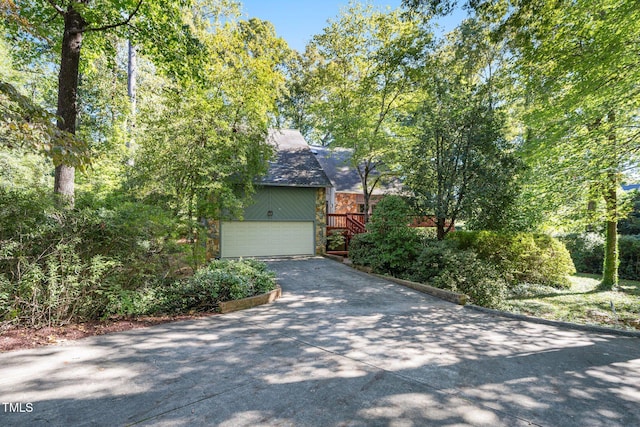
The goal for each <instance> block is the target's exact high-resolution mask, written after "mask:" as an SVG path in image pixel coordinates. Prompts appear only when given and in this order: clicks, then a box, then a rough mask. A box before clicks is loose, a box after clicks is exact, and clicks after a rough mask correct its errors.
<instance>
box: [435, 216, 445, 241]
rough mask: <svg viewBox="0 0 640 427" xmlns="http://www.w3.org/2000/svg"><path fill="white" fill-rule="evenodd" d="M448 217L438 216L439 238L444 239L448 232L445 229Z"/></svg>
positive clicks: (437, 236) (437, 235)
mask: <svg viewBox="0 0 640 427" xmlns="http://www.w3.org/2000/svg"><path fill="white" fill-rule="evenodd" d="M446 221H447V219H446V218H440V217H437V218H436V238H437V239H438V240H444V238H445V236H446V235H447V232H446V231H445V224H446Z"/></svg>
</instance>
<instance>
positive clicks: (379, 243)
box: [349, 196, 421, 275]
mask: <svg viewBox="0 0 640 427" xmlns="http://www.w3.org/2000/svg"><path fill="white" fill-rule="evenodd" d="M409 216H410V208H409V205H407V203H406V202H405V201H404V199H402V198H401V197H399V196H385V197H383V198H382V199H381V200H380V202H378V204H377V205H376V210H375V212H374V213H373V215H372V216H371V219H370V221H369V223H368V224H367V233H366V234H364V235H359V236H356V237H355V238H354V239H353V240H352V241H351V244H350V245H349V257H350V258H351V259H352V261H353V262H354V263H356V264H360V265H367V266H370V267H371V268H372V269H373V270H375V271H377V272H380V273H388V274H393V275H396V274H401V273H402V272H403V271H406V270H407V269H408V268H410V266H411V263H412V262H413V261H414V260H415V258H416V257H417V256H418V254H419V252H420V249H421V239H420V237H419V235H418V233H417V232H416V230H415V229H413V228H411V227H409V225H408V224H409Z"/></svg>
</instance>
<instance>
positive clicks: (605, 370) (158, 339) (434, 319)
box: [0, 258, 640, 426]
mask: <svg viewBox="0 0 640 427" xmlns="http://www.w3.org/2000/svg"><path fill="white" fill-rule="evenodd" d="M269 265H270V267H271V268H272V269H273V270H275V271H276V272H277V274H278V281H279V283H280V284H281V286H282V288H283V293H284V295H283V297H282V298H281V299H280V300H278V301H277V302H275V303H273V304H270V305H266V306H261V307H258V308H254V309H251V310H246V311H242V312H237V313H232V314H228V315H224V316H213V317H210V318H204V319H197V320H191V321H185V322H177V323H172V324H164V325H158V326H154V327H151V328H148V329H138V330H132V331H127V332H124V333H116V334H111V335H105V336H99V337H92V338H88V339H84V340H80V341H77V342H72V343H70V344H68V345H65V346H58V347H45V348H40V349H35V350H24V351H17V352H10V353H5V354H0V366H1V368H0V399H1V400H2V402H3V403H7V402H12V403H23V404H26V403H32V404H33V411H32V412H22V413H10V412H7V411H5V412H3V411H2V410H3V409H6V406H5V407H4V408H3V407H0V424H2V425H45V424H53V425H133V424H146V425H224V426H243V425H244V426H254V425H295V426H305V425H308V426H342V425H352V426H370V425H409V426H410V425H415V426H418V425H491V426H500V425H532V424H533V425H553V426H558V425H562V426H601V425H624V426H630V425H640V340H639V339H637V338H628V337H619V336H613V335H606V334H594V333H587V332H581V331H575V330H569V329H562V328H557V327H553V326H548V325H540V324H533V323H528V322H522V321H518V320H511V319H505V318H500V317H495V316H491V315H488V314H484V313H479V312H472V311H469V310H464V309H462V308H461V307H459V306H456V305H453V304H449V303H446V302H443V301H440V300H437V299H434V298H432V297H430V296H428V295H424V294H421V293H418V292H415V291H412V290H409V289H406V288H403V287H401V286H398V285H395V284H392V283H390V282H387V281H385V280H383V279H379V278H375V277H371V276H368V275H366V274H363V273H360V272H358V271H355V270H352V269H350V268H348V267H346V266H343V265H341V264H338V263H335V262H333V261H329V260H326V259H322V258H310V259H287V260H271V261H269Z"/></svg>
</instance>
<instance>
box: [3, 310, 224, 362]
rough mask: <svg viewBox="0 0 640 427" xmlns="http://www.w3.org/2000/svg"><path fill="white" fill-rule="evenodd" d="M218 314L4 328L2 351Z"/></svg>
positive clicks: (58, 342)
mask: <svg viewBox="0 0 640 427" xmlns="http://www.w3.org/2000/svg"><path fill="white" fill-rule="evenodd" d="M216 314H217V313H195V314H191V315H180V316H153V317H152V316H149V317H146V316H145V317H137V318H133V319H111V320H107V321H103V322H87V323H72V324H68V325H63V326H51V327H44V328H39V329H35V328H24V327H22V328H21V327H15V326H8V327H4V328H2V329H0V353H2V352H6V351H12V350H21V349H25V348H35V347H42V346H46V345H52V344H60V343H62V342H65V341H71V340H77V339H80V338H85V337H89V336H94V335H104V334H109V333H112V332H122V331H128V330H130V329H138V328H146V327H149V326H153V325H159V324H161V323H168V322H175V321H178V320H189V319H199V318H202V317H208V316H214V315H216Z"/></svg>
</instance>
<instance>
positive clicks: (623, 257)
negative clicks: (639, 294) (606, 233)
mask: <svg viewBox="0 0 640 427" xmlns="http://www.w3.org/2000/svg"><path fill="white" fill-rule="evenodd" d="M618 248H619V253H620V255H619V259H620V266H619V267H618V268H619V274H620V277H621V278H623V279H630V280H640V234H638V235H625V236H619V237H618Z"/></svg>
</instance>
